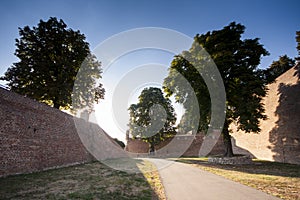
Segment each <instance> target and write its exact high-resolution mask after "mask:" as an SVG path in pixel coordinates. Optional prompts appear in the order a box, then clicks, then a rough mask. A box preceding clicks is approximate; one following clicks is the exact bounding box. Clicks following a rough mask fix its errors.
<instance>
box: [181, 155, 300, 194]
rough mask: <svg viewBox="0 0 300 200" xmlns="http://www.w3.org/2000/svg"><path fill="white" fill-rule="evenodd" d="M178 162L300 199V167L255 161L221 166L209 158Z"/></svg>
mask: <svg viewBox="0 0 300 200" xmlns="http://www.w3.org/2000/svg"><path fill="white" fill-rule="evenodd" d="M177 161H179V162H184V163H187V164H191V165H194V166H196V167H199V168H201V169H203V170H206V171H209V172H211V173H214V174H217V175H220V176H223V177H225V178H228V179H230V180H233V181H236V182H239V183H242V184H244V185H247V186H250V187H253V188H256V189H258V190H261V191H263V192H266V193H268V194H271V195H274V196H277V197H279V198H282V199H287V200H299V199H300V192H299V191H300V166H299V165H293V164H285V163H278V162H269V161H262V160H253V161H254V162H253V164H248V165H220V164H212V163H208V162H207V158H179V159H178V160H177Z"/></svg>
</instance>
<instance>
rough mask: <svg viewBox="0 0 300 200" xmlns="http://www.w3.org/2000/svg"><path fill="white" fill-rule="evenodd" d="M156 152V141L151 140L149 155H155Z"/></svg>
mask: <svg viewBox="0 0 300 200" xmlns="http://www.w3.org/2000/svg"><path fill="white" fill-rule="evenodd" d="M154 154H155V148H154V143H152V142H150V143H149V155H154Z"/></svg>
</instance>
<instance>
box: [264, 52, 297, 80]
mask: <svg viewBox="0 0 300 200" xmlns="http://www.w3.org/2000/svg"><path fill="white" fill-rule="evenodd" d="M294 65H295V60H293V59H292V58H289V57H288V56H287V55H284V56H280V57H279V60H278V61H274V62H273V63H272V64H271V65H270V67H269V68H268V69H266V70H265V76H266V80H267V82H268V83H270V82H273V81H275V79H276V78H277V77H279V76H280V75H281V74H283V73H284V72H286V71H287V70H289V69H291V68H292V67H293V66H294Z"/></svg>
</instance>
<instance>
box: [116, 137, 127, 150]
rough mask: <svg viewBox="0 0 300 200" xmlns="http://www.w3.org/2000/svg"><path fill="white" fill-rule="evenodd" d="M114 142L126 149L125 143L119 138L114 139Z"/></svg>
mask: <svg viewBox="0 0 300 200" xmlns="http://www.w3.org/2000/svg"><path fill="white" fill-rule="evenodd" d="M114 141H115V142H116V143H117V144H118V145H120V147H122V148H123V149H124V148H125V144H124V142H122V141H121V140H118V138H114Z"/></svg>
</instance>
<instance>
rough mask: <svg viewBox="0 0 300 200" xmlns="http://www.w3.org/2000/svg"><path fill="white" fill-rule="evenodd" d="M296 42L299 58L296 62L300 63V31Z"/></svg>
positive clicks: (297, 33) (297, 32)
mask: <svg viewBox="0 0 300 200" xmlns="http://www.w3.org/2000/svg"><path fill="white" fill-rule="evenodd" d="M296 42H297V51H298V56H299V57H297V58H296V60H297V61H300V31H296Z"/></svg>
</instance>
